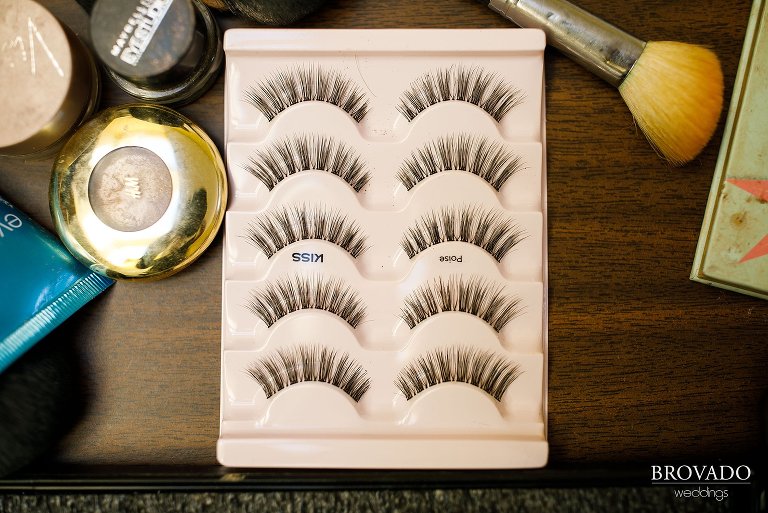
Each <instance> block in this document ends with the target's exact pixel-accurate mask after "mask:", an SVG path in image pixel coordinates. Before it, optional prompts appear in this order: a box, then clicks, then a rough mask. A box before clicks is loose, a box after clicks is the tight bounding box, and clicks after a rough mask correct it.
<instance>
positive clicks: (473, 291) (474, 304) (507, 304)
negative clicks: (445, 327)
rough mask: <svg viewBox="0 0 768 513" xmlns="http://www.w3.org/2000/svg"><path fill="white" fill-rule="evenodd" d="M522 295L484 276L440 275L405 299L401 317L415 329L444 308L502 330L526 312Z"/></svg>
mask: <svg viewBox="0 0 768 513" xmlns="http://www.w3.org/2000/svg"><path fill="white" fill-rule="evenodd" d="M520 302H521V300H520V298H517V297H514V296H508V295H506V294H504V287H503V286H501V285H498V284H493V283H490V282H489V281H488V280H486V279H484V278H482V277H472V278H469V279H467V280H464V278H463V277H461V276H459V275H455V276H449V277H448V278H446V279H443V278H442V277H439V278H437V279H436V280H434V281H432V282H431V283H427V284H424V285H422V286H421V287H419V288H417V289H416V290H414V291H413V292H412V293H411V294H409V295H408V296H407V297H406V298H405V300H404V306H403V308H402V309H401V311H400V312H401V313H400V317H401V318H402V319H403V320H404V321H405V322H406V323H407V324H408V326H409V327H410V328H411V329H413V328H414V327H415V326H416V325H418V324H419V323H420V322H422V321H424V320H426V319H428V318H429V317H431V316H433V315H437V314H439V313H441V312H466V313H468V314H471V315H474V316H475V317H478V318H480V319H482V320H484V321H485V322H487V323H488V324H489V325H490V326H491V327H492V328H493V329H494V330H496V331H497V332H498V331H501V330H502V328H504V326H506V325H507V324H508V323H509V322H510V321H511V320H512V319H514V318H515V317H517V316H518V315H520V314H521V313H522V308H521V306H520Z"/></svg>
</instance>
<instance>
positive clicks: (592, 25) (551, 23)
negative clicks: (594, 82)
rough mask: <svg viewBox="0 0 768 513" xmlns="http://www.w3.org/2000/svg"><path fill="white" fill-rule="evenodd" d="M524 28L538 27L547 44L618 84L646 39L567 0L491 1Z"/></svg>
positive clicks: (615, 85)
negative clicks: (629, 32)
mask: <svg viewBox="0 0 768 513" xmlns="http://www.w3.org/2000/svg"><path fill="white" fill-rule="evenodd" d="M488 7H490V8H491V9H492V10H494V11H496V12H498V13H499V14H501V15H502V16H504V17H505V18H507V19H508V20H511V21H512V22H514V23H516V24H517V25H519V26H521V27H526V28H539V29H541V30H543V31H544V32H545V33H546V34H547V43H548V44H550V45H552V46H554V47H555V48H557V49H559V50H561V51H562V52H564V53H566V54H568V55H569V56H570V57H571V58H573V60H575V61H576V62H578V63H580V64H581V65H582V66H584V67H585V68H587V69H588V70H590V71H591V72H592V73H594V74H595V75H597V76H598V77H600V78H602V79H604V80H605V81H606V82H608V83H609V84H611V85H613V86H614V87H618V86H619V85H620V84H621V82H622V80H624V77H625V76H627V73H629V70H630V69H632V66H633V65H634V64H635V62H636V61H637V59H638V58H639V57H640V54H641V53H642V52H643V49H644V48H645V42H644V41H641V40H640V39H637V38H636V37H634V36H632V35H631V34H627V33H626V32H624V31H623V30H621V29H619V28H617V27H615V26H613V25H611V24H610V23H607V22H605V21H603V20H601V19H600V18H598V17H597V16H594V15H592V14H590V13H588V12H587V11H585V10H584V9H581V8H579V7H576V6H575V5H573V4H572V3H570V2H566V1H565V0H490V3H489V4H488Z"/></svg>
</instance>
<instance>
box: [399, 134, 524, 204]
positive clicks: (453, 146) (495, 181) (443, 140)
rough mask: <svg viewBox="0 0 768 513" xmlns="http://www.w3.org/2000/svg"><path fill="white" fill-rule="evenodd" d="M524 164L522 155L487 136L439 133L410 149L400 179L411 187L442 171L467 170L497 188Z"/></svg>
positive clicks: (407, 186)
mask: <svg viewBox="0 0 768 513" xmlns="http://www.w3.org/2000/svg"><path fill="white" fill-rule="evenodd" d="M522 168H523V159H522V158H521V157H520V156H519V155H515V154H514V153H513V152H511V151H510V150H509V149H507V147H506V145H504V144H502V143H499V142H496V141H492V140H490V139H488V138H485V137H478V136H474V135H470V134H456V135H450V136H447V137H440V138H439V139H435V140H433V141H431V142H429V143H427V144H426V145H425V146H423V147H422V148H419V149H418V150H416V151H414V152H413V153H411V155H410V156H409V157H408V158H407V159H406V160H405V161H404V162H403V164H402V166H401V167H400V171H399V172H398V173H397V179H398V180H400V182H401V183H402V184H403V185H404V186H405V187H406V189H408V190H411V189H412V188H413V187H415V186H416V184H418V183H419V182H421V181H422V180H426V179H427V178H429V177H430V176H432V175H434V174H437V173H441V172H443V171H452V170H456V171H466V172H468V173H472V174H475V175H477V176H479V177H480V178H482V179H483V180H485V181H486V182H488V183H489V184H490V185H491V186H492V187H493V188H494V189H496V190H497V191H498V190H500V189H501V187H502V186H503V185H504V184H505V183H506V182H507V180H509V179H510V178H511V177H512V175H514V174H515V173H517V172H518V171H520V170H521V169H522Z"/></svg>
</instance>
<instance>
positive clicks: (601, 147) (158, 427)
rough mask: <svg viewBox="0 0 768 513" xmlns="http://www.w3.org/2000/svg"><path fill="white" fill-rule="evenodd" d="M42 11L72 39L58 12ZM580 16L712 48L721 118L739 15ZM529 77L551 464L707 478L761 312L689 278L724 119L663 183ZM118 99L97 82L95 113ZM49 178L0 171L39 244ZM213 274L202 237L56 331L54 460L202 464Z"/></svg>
mask: <svg viewBox="0 0 768 513" xmlns="http://www.w3.org/2000/svg"><path fill="white" fill-rule="evenodd" d="M43 3H44V4H46V5H49V6H50V8H51V9H52V10H54V11H55V12H57V14H59V15H60V17H61V18H62V19H64V20H65V21H67V22H70V23H72V24H74V25H76V24H77V23H80V20H79V18H78V13H77V12H76V11H75V7H76V6H73V4H71V3H70V2H69V1H67V0H44V2H43ZM580 4H581V5H582V6H584V7H586V8H587V9H589V10H591V11H592V12H594V13H596V14H598V15H600V16H602V17H603V18H605V19H607V20H611V21H612V22H614V23H615V24H617V25H619V26H621V27H622V28H624V29H625V30H628V31H630V32H632V33H634V34H635V35H637V36H638V37H641V38H644V39H654V40H680V41H687V42H693V43H700V44H704V45H707V46H710V47H712V48H713V49H715V50H716V52H717V53H718V54H719V56H720V58H721V59H722V65H723V71H724V74H725V80H726V102H728V101H729V100H730V95H731V90H732V85H733V80H734V77H735V73H736V68H737V65H738V59H739V56H740V51H741V45H742V40H743V36H744V32H745V29H746V25H747V19H748V15H749V9H750V2H748V1H746V0H734V1H732V2H728V3H727V6H725V5H726V4H723V3H722V2H719V1H711V0H710V1H705V2H702V1H701V0H679V1H676V2H669V1H667V0H643V1H640V0H627V1H621V2H602V1H599V0H582V1H581V2H580ZM219 20H220V22H221V25H222V27H223V28H231V27H235V26H246V23H245V22H242V21H240V20H237V19H235V18H232V17H231V16H224V15H222V16H220V18H219ZM297 26H298V27H313V28H326V27H334V28H380V27H382V28H383V27H397V28H403V27H412V28H417V27H446V28H449V27H450V28H459V27H466V28H470V27H478V28H479V27H506V26H510V24H509V23H507V22H506V21H505V20H503V19H501V18H500V17H498V16H497V15H495V14H494V13H492V12H491V11H489V10H488V9H486V8H485V7H483V6H482V5H479V4H477V3H474V2H472V1H469V0H442V1H440V2H429V3H427V2H423V3H422V2H412V1H406V0H393V1H389V2H381V1H378V0H358V1H352V0H337V1H331V2H329V4H328V6H327V7H326V8H325V9H323V10H322V11H321V12H319V13H318V14H316V15H315V16H314V17H312V18H311V19H309V20H307V21H305V22H302V23H300V24H299V25H297ZM545 62H546V64H545V68H546V69H545V73H546V109H547V175H548V179H547V187H548V202H549V211H548V216H549V222H548V232H549V233H548V236H549V395H548V403H549V406H548V407H549V441H550V448H551V457H550V462H551V463H552V464H582V463H608V462H611V463H613V462H633V463H638V462H648V463H655V464H660V463H661V462H666V461H669V460H672V459H686V458H696V459H698V460H701V459H704V460H707V461H708V462H710V463H714V461H712V460H713V459H714V458H725V459H727V458H728V457H729V456H732V455H735V454H740V453H747V452H750V451H752V450H754V449H755V448H757V447H758V446H759V444H760V441H761V426H760V418H761V399H762V397H763V395H764V393H765V391H766V389H768V348H766V338H767V337H766V334H767V333H768V303H766V302H765V301H763V300H759V299H754V298H750V297H747V296H743V295H739V294H736V293H732V292H726V291H723V290H720V289H716V288H712V287H707V286H705V285H702V284H698V283H694V282H691V281H689V279H688V275H689V272H690V268H691V263H692V261H693V255H694V252H695V248H696V241H697V238H698V234H699V229H700V224H701V220H702V216H703V214H704V208H705V205H706V200H707V194H708V191H709V186H710V183H711V180H712V173H713V170H714V167H715V161H716V158H717V153H718V149H719V145H720V139H721V137H722V131H723V123H724V120H725V113H724V114H723V116H722V118H721V122H720V125H719V127H718V130H717V132H716V134H715V136H714V138H713V141H712V142H711V143H710V145H709V146H708V147H707V148H706V149H705V150H704V152H703V153H702V154H701V156H700V157H699V158H697V159H696V160H695V161H694V162H693V163H692V164H690V165H688V166H686V167H683V168H679V169H677V168H671V167H670V166H669V165H667V164H666V163H665V162H663V161H662V160H661V159H660V158H659V157H658V156H657V155H656V154H655V153H654V151H653V150H652V149H651V148H650V146H649V145H648V144H647V143H646V141H645V139H644V137H643V136H642V134H641V133H640V132H639V130H638V129H637V128H636V127H635V125H634V123H633V120H632V117H631V116H630V114H629V112H628V110H627V109H626V107H625V105H624V103H623V102H622V100H621V98H620V97H619V95H618V93H617V92H616V91H615V90H614V89H612V88H611V87H609V86H607V85H606V84H604V83H602V82H601V81H600V80H599V79H597V78H594V77H593V76H592V75H590V74H588V73H587V72H585V71H583V70H582V69H581V68H579V67H578V66H577V65H575V64H574V63H572V62H571V61H569V60H568V59H567V58H565V57H563V56H562V55H560V54H558V53H557V52H556V51H554V50H547V52H546V59H545ZM223 91H224V89H223V76H222V77H220V78H219V81H218V82H217V83H216V85H215V86H214V87H213V89H212V90H211V91H209V92H208V93H207V94H206V95H205V96H204V97H203V98H201V99H200V100H199V101H197V102H196V103H194V104H192V105H189V106H187V107H184V108H182V109H180V110H181V111H182V112H183V113H184V114H186V115H187V116H188V117H190V118H191V119H193V120H195V121H196V122H198V123H199V124H200V125H201V126H202V127H203V128H204V129H205V130H206V131H207V132H208V133H209V134H210V135H211V137H212V138H213V140H214V141H215V142H216V143H217V145H218V146H219V148H220V150H223V138H224V131H223V112H224V101H223ZM127 101H129V98H128V97H127V96H125V95H124V94H122V93H120V92H118V91H117V90H116V88H115V87H114V86H113V85H112V84H109V83H108V84H106V90H105V94H104V97H103V101H102V105H103V106H108V105H114V104H119V103H125V102H127ZM726 105H727V103H726ZM222 152H223V151H222ZM51 160H52V159H49V160H48V161H43V162H19V161H9V160H2V161H0V195H2V196H4V197H6V198H7V199H8V200H10V201H11V202H12V203H14V204H16V205H17V206H18V207H19V208H21V209H23V210H24V211H26V212H28V213H29V214H30V215H32V216H33V217H34V218H35V219H37V220H38V221H39V222H40V223H42V224H43V225H45V226H48V227H50V226H51V221H50V215H49V213H48V196H47V191H48V180H49V176H50V175H49V172H50V166H51ZM221 257H222V238H221V234H219V236H218V237H217V239H216V241H215V242H214V243H213V245H212V246H211V248H210V249H209V250H208V251H207V252H206V253H205V254H204V255H203V256H202V258H200V260H198V261H197V262H196V263H195V264H194V265H193V266H192V267H191V268H189V269H188V270H186V271H185V272H183V273H181V274H179V275H177V276H175V277H171V278H169V279H166V280H163V281H160V282H155V283H118V284H117V285H116V286H114V287H112V288H111V290H109V291H108V292H107V293H106V294H104V295H103V296H101V297H99V298H97V299H96V300H94V301H93V302H92V303H91V304H89V305H88V306H87V307H85V308H84V309H83V310H81V311H80V312H79V313H78V314H76V315H75V316H74V317H73V318H72V319H71V320H69V321H68V322H67V323H66V324H65V325H64V326H63V327H62V328H60V330H59V335H60V336H61V338H64V339H66V340H67V343H69V344H71V346H72V350H73V351H74V353H75V354H76V355H77V358H78V361H79V362H80V367H81V371H82V378H83V381H84V384H85V396H84V397H85V398H86V400H85V408H84V410H83V412H82V414H81V416H80V420H79V421H78V423H77V424H76V425H75V427H74V428H73V429H72V430H71V431H70V433H69V434H68V436H66V438H65V439H64V440H63V441H62V443H61V444H60V445H59V447H58V448H57V449H56V452H55V454H54V455H53V460H54V461H56V462H60V463H69V464H88V465H90V464H110V465H133V464H148V465H177V464H178V465H215V464H216V461H215V445H216V439H217V431H218V426H219V351H220V316H221Z"/></svg>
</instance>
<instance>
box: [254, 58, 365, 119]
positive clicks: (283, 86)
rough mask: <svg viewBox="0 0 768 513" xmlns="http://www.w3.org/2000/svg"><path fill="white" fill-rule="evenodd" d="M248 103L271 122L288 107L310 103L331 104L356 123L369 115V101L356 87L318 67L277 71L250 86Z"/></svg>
mask: <svg viewBox="0 0 768 513" xmlns="http://www.w3.org/2000/svg"><path fill="white" fill-rule="evenodd" d="M245 101H246V102H248V103H250V104H251V105H253V106H254V107H256V108H257V109H258V110H259V111H261V113H262V114H264V116H265V117H266V118H267V119H268V120H269V121H272V119H274V117H275V116H277V115H278V114H280V113H281V112H282V111H284V110H285V109H287V108H288V107H290V106H292V105H296V104H297V103H301V102H308V101H319V102H326V103H332V104H334V105H336V106H337V107H339V108H341V109H343V110H345V111H346V112H347V113H348V114H349V115H350V116H352V118H353V119H354V120H355V121H357V122H360V121H361V120H362V119H363V118H364V117H365V115H366V113H367V112H368V99H367V98H366V96H365V93H364V92H363V91H362V89H361V88H360V87H359V86H358V85H357V84H355V83H354V82H353V81H352V80H350V79H349V78H347V77H345V76H344V75H342V74H341V73H340V72H339V71H336V70H327V69H323V68H321V67H319V66H308V67H303V68H302V67H296V68H292V69H284V70H280V71H277V72H275V73H273V74H272V75H271V76H270V77H269V78H267V79H265V80H263V81H261V82H259V83H258V84H257V85H255V86H252V87H250V88H249V89H248V90H247V91H246V92H245Z"/></svg>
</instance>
